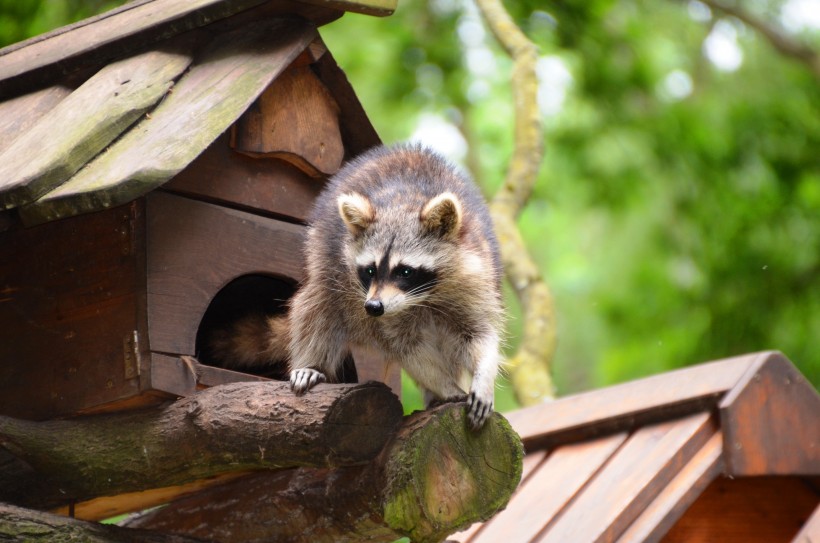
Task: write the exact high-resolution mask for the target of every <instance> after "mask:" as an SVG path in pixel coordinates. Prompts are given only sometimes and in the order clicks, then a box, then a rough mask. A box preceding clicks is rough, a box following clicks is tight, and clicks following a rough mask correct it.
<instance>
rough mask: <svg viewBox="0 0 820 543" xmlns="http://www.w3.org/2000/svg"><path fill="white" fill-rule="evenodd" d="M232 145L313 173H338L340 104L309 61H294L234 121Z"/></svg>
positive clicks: (314, 174) (248, 152)
mask: <svg viewBox="0 0 820 543" xmlns="http://www.w3.org/2000/svg"><path fill="white" fill-rule="evenodd" d="M231 134H232V137H231V146H232V147H233V148H234V149H236V150H237V151H239V152H241V153H245V154H247V155H249V156H253V157H272V158H280V159H282V160H285V161H287V162H290V163H291V164H293V165H294V166H296V167H297V168H299V169H300V170H302V171H303V172H305V173H307V174H308V175H310V176H312V177H321V176H328V175H332V174H334V173H336V172H337V171H338V170H339V167H340V166H341V165H342V159H343V158H344V154H345V150H344V145H343V144H342V136H341V133H340V132H339V106H338V105H337V104H336V102H335V101H334V100H333V97H332V96H331V95H330V92H329V91H328V90H327V88H326V87H325V86H324V85H323V84H322V82H321V81H319V79H318V78H317V77H316V75H314V73H313V70H312V69H311V68H310V66H292V67H291V68H289V69H288V70H286V71H285V72H284V73H283V74H282V75H281V76H279V77H278V78H277V79H276V81H274V82H273V84H272V85H271V86H270V87H268V88H267V89H265V91H264V92H263V93H262V94H261V95H260V96H259V98H258V99H257V100H256V102H254V104H253V105H252V106H251V107H250V108H249V109H248V110H247V111H246V112H245V113H244V115H242V116H241V117H240V118H239V120H238V121H237V122H236V123H235V124H234V125H233V127H232V130H231Z"/></svg>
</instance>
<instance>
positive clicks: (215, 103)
mask: <svg viewBox="0 0 820 543" xmlns="http://www.w3.org/2000/svg"><path fill="white" fill-rule="evenodd" d="M315 35H316V30H315V28H313V26H312V25H311V24H310V23H307V22H303V21H298V20H293V19H289V20H288V19H273V20H267V21H260V22H257V23H255V24H252V25H248V26H246V27H245V28H242V29H239V30H237V31H234V32H230V33H227V34H223V35H221V36H219V37H218V38H217V39H216V40H215V41H214V42H213V43H212V44H210V45H209V47H208V49H207V50H206V51H205V52H203V53H202V54H199V55H197V58H196V63H195V65H194V66H193V67H192V68H191V69H190V71H188V72H187V73H186V74H185V75H184V76H183V77H182V78H181V79H180V80H179V82H178V83H177V84H176V85H175V86H174V89H173V92H172V93H171V94H170V95H169V96H168V98H167V99H166V100H164V101H163V102H162V103H161V104H160V105H159V106H158V107H157V108H156V109H155V110H154V111H153V112H152V113H151V115H150V116H147V117H145V118H144V119H142V120H141V121H140V122H139V123H138V124H137V125H136V126H134V127H132V128H131V129H130V130H129V131H128V132H127V133H125V134H124V135H123V136H122V138H120V139H119V140H117V141H116V142H115V143H114V144H113V145H111V147H109V148H108V150H107V151H106V152H105V153H103V154H102V155H100V156H98V157H97V158H96V159H94V160H93V161H92V162H90V163H89V164H88V165H86V167H85V168H83V169H82V170H81V171H80V172H78V173H77V175H75V176H74V177H73V178H72V179H71V180H70V181H68V182H67V183H65V184H63V185H62V186H60V187H58V188H57V189H55V190H53V191H51V192H49V193H48V194H46V195H45V196H43V197H42V198H40V199H39V200H38V201H36V202H34V203H33V204H31V205H28V206H26V207H24V208H22V209H21V216H22V217H23V219H24V221H26V222H27V223H30V224H31V223H36V222H41V221H46V220H53V219H54V218H59V217H68V216H73V215H77V214H79V213H83V212H87V211H90V210H94V209H99V208H102V207H108V206H114V205H118V204H121V203H124V202H128V201H130V200H133V199H134V198H136V197H139V196H141V195H143V194H145V193H147V192H149V191H151V190H153V189H154V188H156V187H158V186H159V185H161V184H162V183H164V182H166V181H168V180H169V179H170V178H172V177H173V176H174V175H176V174H177V173H179V172H180V171H182V169H183V168H185V167H186V166H187V165H188V164H189V163H190V162H191V161H193V160H194V158H196V157H197V156H198V155H199V154H200V153H201V152H202V151H203V150H205V148H206V147H208V145H210V144H211V143H212V142H213V141H214V140H215V139H216V138H217V137H218V136H219V135H220V134H221V133H222V132H224V131H225V130H226V129H227V128H228V127H229V126H230V125H231V124H232V123H233V122H234V121H235V120H236V119H237V118H238V117H239V116H240V115H241V114H242V112H244V111H245V110H246V109H247V108H248V107H249V106H250V104H251V103H252V102H253V101H254V100H255V99H256V97H257V96H259V94H260V93H261V92H262V91H263V90H264V89H265V88H266V87H267V86H268V85H269V84H270V83H271V81H273V80H274V79H275V78H276V77H277V76H278V75H279V74H280V73H281V72H282V71H283V70H284V69H285V67H287V65H288V64H290V63H291V61H293V59H294V58H296V56H297V55H298V54H299V53H301V51H302V50H303V49H304V48H305V47H307V46H308V45H309V44H310V42H311V41H312V40H313V39H314V37H315Z"/></svg>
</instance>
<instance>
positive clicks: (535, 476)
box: [450, 352, 820, 543]
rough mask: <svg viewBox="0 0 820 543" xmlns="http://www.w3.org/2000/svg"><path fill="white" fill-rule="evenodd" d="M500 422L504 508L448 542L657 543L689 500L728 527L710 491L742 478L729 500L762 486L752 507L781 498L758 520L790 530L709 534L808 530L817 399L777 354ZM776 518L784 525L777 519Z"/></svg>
mask: <svg viewBox="0 0 820 543" xmlns="http://www.w3.org/2000/svg"><path fill="white" fill-rule="evenodd" d="M508 419H509V420H510V422H511V423H512V425H513V427H514V428H515V429H516V430H517V431H518V432H519V434H520V435H521V437H522V439H523V441H524V446H525V449H526V456H525V458H524V474H523V477H522V481H521V484H520V486H519V488H518V490H517V491H516V493H515V494H514V495H513V497H512V499H511V501H510V503H509V505H508V506H507V508H506V510H504V511H502V512H500V513H499V514H497V515H496V516H495V517H493V518H492V519H491V520H490V521H488V522H486V523H484V524H478V525H474V526H472V527H471V528H470V529H468V530H467V531H465V532H461V533H459V534H456V535H454V536H451V538H450V539H452V540H455V541H462V542H471V543H477V542H497V541H510V542H515V543H524V542H530V541H539V542H552V541H555V542H567V541H587V542H591V541H619V542H626V541H635V542H642V541H660V540H661V539H662V538H664V537H665V536H666V535H667V534H668V533H669V531H670V529H672V528H673V527H674V526H675V525H676V524H677V523H678V522H679V521H681V519H682V518H688V517H685V515H687V514H688V515H690V516H692V515H695V514H698V512H702V510H703V509H704V506H694V507H693V504H695V503H696V502H697V501H698V500H699V499H700V498H703V499H704V500H707V502H708V503H710V504H711V506H705V508H706V510H711V511H715V510H716V509H717V510H718V511H717V512H718V515H720V519H719V520H718V522H723V523H729V522H731V518H732V517H731V515H732V512H731V511H730V510H731V504H732V503H734V502H732V501H731V497H732V496H733V494H732V493H731V492H729V491H727V490H726V489H727V488H730V486H726V487H719V488H717V487H715V486H714V485H716V484H718V483H720V482H721V481H725V482H726V483H727V485H731V484H740V485H742V484H745V485H746V486H744V487H742V489H741V490H740V491H739V492H740V494H741V495H740V499H745V500H751V499H752V496H754V495H755V493H756V492H757V493H762V497H761V501H762V502H763V504H764V505H762V506H761V507H764V508H766V507H769V508H770V507H771V506H772V505H774V507H775V509H777V507H778V503H784V504H785V503H788V505H784V506H783V507H781V508H780V509H782V510H783V511H782V512H783V515H784V516H783V518H781V517H780V516H778V515H776V514H774V513H771V512H770V511H760V515H762V516H761V517H760V518H765V523H766V528H765V529H771V530H781V532H777V533H790V534H791V535H790V536H789V537H787V538H786V539H777V538H775V537H773V536H772V533H774V532H772V533H762V532H761V533H760V534H759V535H760V536H761V537H762V539H756V538H755V537H750V536H749V535H748V534H747V535H746V536H745V537H746V539H728V538H721V539H716V540H721V541H728V540H743V541H757V540H761V541H777V540H783V541H792V537H794V534H795V533H796V532H797V530H798V529H799V528H800V525H801V524H803V523H805V527H804V533H805V530H817V529H820V508H818V506H817V504H818V502H820V491H818V487H817V484H816V483H817V476H818V475H820V396H818V394H817V392H816V391H815V389H814V387H813V386H812V385H811V384H810V383H809V382H808V381H807V380H806V379H805V378H804V377H803V376H802V375H801V374H800V373H799V372H798V370H797V369H796V368H795V367H794V366H793V365H792V364H791V362H789V361H788V360H787V359H786V358H785V357H784V356H783V355H782V354H780V353H776V352H765V353H758V354H753V355H748V356H742V357H738V358H732V359H727V360H721V361H717V362H712V363H708V364H703V365H700V366H694V367H690V368H687V369H682V370H678V371H673V372H670V373H666V374H662V375H658V376H654V377H650V378H647V379H643V380H639V381H635V382H631V383H626V384H621V385H617V386H613V387H610V388H605V389H602V390H597V391H592V392H587V393H584V394H578V395H575V396H570V397H566V398H562V399H559V400H556V401H554V402H551V403H547V404H543V405H538V406H534V407H528V408H525V409H522V410H519V411H516V412H513V413H509V414H508ZM771 476H778V477H771ZM783 476H786V477H783ZM730 490H733V491H734V490H735V489H734V488H730ZM710 494H716V496H713V497H712V498H713V499H712V501H711V502H709V501H708V498H709V495H710ZM774 496H777V497H776V498H775V497H774ZM715 504H719V507H715ZM690 509H691V511H689V510H690ZM687 511H689V512H688V513H687ZM812 511H814V515H813V516H812V517H811V519H810V520H809V521H808V522H806V518H808V517H809V515H811V513H812ZM766 515H768V517H767V516H766ZM785 518H788V519H789V522H788V523H787V524H788V526H777V523H778V522H781V523H783V521H784V519H785ZM687 522H690V523H692V522H695V521H693V520H691V519H690V520H688V521H687ZM703 522H705V521H703ZM744 522H746V523H747V524H749V525H750V526H753V525H754V522H753V519H749V518H747V519H745V520H744ZM795 523H796V524H795ZM789 530H790V532H789ZM784 531H785V532H784ZM672 540H674V541H677V540H678V539H674V538H673V539H672ZM686 540H687V541H688V540H689V539H686ZM697 540H698V541H701V540H703V541H706V540H710V539H709V537H706V538H705V539H697ZM794 541H803V540H801V539H794Z"/></svg>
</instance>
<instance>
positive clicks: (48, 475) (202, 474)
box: [0, 382, 402, 507]
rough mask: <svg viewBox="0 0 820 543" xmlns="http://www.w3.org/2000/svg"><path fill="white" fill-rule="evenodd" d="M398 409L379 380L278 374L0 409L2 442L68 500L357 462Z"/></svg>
mask: <svg viewBox="0 0 820 543" xmlns="http://www.w3.org/2000/svg"><path fill="white" fill-rule="evenodd" d="M401 417H402V412H401V404H400V403H399V401H398V398H396V396H395V395H394V394H393V393H392V392H391V391H390V389H389V388H388V387H387V386H385V385H383V384H381V383H374V382H371V383H364V384H358V385H320V386H317V387H316V388H315V389H314V390H312V391H311V393H310V394H305V395H304V396H296V395H294V394H293V393H292V392H291V391H290V390H289V388H288V385H287V384H286V383H280V382H253V383H248V382H245V383H232V384H227V385H221V386H217V387H213V388H210V389H207V390H203V391H201V392H199V393H197V394H195V395H193V396H190V397H187V398H184V399H181V400H178V401H176V402H174V403H172V404H169V405H168V406H166V407H164V408H162V409H157V410H152V411H136V412H128V413H115V414H108V415H96V416H88V417H82V418H75V419H70V420H55V421H46V422H31V421H24V420H18V419H12V418H9V417H0V445H2V446H3V447H5V448H6V449H7V450H8V451H10V452H11V453H13V454H14V455H16V456H17V457H19V458H20V459H22V460H24V461H25V462H26V463H27V464H28V465H29V466H31V468H33V470H34V473H36V474H37V476H38V478H39V480H40V481H42V480H46V481H50V482H51V483H52V486H53V488H54V489H57V490H58V492H59V494H60V495H61V496H63V498H64V500H65V501H64V503H70V502H74V501H82V500H87V499H90V498H94V497H98V496H112V495H116V494H120V493H124V492H134V491H139V490H145V489H151V488H159V487H167V486H173V485H179V484H183V483H187V482H190V481H194V480H198V479H204V478H206V477H210V476H213V475H218V474H222V473H229V472H236V471H242V470H252V469H261V468H268V469H269V468H283V467H294V466H320V467H333V466H342V465H356V464H363V463H365V462H368V461H369V460H371V459H372V458H374V457H375V456H376V455H377V454H378V453H379V451H381V450H382V448H383V447H384V445H385V443H386V442H387V440H388V439H389V438H390V436H391V435H392V434H393V433H394V432H395V431H396V430H397V429H398V427H399V424H400V423H401ZM2 465H9V466H13V465H14V464H10V463H3V464H0V466H2ZM7 478H9V479H10V480H11V479H13V476H12V475H8V476H7ZM2 479H3V476H2V475H0V480H2ZM39 486H40V487H42V486H43V485H39ZM7 488H9V489H11V490H10V491H7V490H4V489H0V500H2V501H7V502H11V503H14V504H17V505H21V504H25V505H26V506H27V507H37V506H38V503H37V500H36V498H34V499H33V497H32V496H31V495H30V494H29V493H28V490H30V489H26V488H25V487H24V486H21V485H20V484H10V485H9V486H8V487H7ZM15 488H16V489H17V490H16V491H15V490H14V489H15ZM21 488H22V490H21ZM7 492H18V493H19V492H22V494H20V495H14V494H11V495H7ZM48 498H51V499H53V492H52V495H51V496H46V497H45V498H44V499H48ZM53 505H54V504H53V503H49V504H48V506H53Z"/></svg>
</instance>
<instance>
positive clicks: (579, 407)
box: [509, 352, 776, 449]
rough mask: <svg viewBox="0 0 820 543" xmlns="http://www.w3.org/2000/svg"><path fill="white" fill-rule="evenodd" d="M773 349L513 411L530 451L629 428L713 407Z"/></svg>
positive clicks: (514, 421)
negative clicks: (748, 370) (752, 366)
mask: <svg viewBox="0 0 820 543" xmlns="http://www.w3.org/2000/svg"><path fill="white" fill-rule="evenodd" d="M775 355H776V353H774V352H762V353H755V354H750V355H746V356H738V357H735V358H728V359H725V360H720V361H716V362H710V363H707V364H701V365H698V366H692V367H689V368H684V369H680V370H676V371H671V372H667V373H663V374H660V375H655V376H652V377H647V378H645V379H640V380H637V381H632V382H629V383H623V384H620V385H615V386H611V387H607V388H603V389H599V390H593V391H589V392H584V393H581V394H575V395H573V396H567V397H564V398H560V399H558V400H555V401H553V402H549V403H546V404H541V405H536V406H532V407H528V408H525V409H520V410H518V411H515V412H513V413H509V420H510V423H511V424H512V425H513V428H515V429H516V431H517V432H518V433H519V434H520V435H521V437H522V439H523V440H524V443H525V444H526V445H527V447H528V448H529V449H535V448H540V447H545V448H552V447H554V446H555V445H557V444H561V443H568V442H572V441H580V440H583V439H588V438H590V437H595V436H600V435H605V434H607V433H614V432H618V431H622V430H628V429H631V428H635V427H638V426H641V425H644V424H648V423H652V422H658V421H662V420H668V419H670V418H674V417H680V416H682V415H687V414H692V413H697V412H699V411H704V410H709V409H712V408H714V407H715V406H716V405H717V402H718V401H719V399H720V397H721V396H723V395H724V394H725V393H726V392H727V391H728V390H730V389H731V388H732V387H734V386H735V385H736V384H737V383H738V381H740V379H741V378H742V377H743V375H744V374H745V373H746V370H747V368H749V366H751V365H753V364H756V363H759V362H760V361H762V360H765V359H767V358H769V357H771V356H775Z"/></svg>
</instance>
